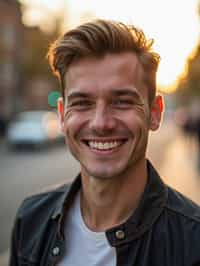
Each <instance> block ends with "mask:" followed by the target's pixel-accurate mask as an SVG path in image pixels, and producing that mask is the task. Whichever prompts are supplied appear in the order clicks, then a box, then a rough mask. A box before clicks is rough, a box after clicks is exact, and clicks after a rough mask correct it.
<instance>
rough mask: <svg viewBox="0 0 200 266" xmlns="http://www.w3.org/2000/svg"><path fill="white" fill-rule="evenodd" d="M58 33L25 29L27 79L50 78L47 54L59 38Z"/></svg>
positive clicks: (35, 28) (25, 71)
mask: <svg viewBox="0 0 200 266" xmlns="http://www.w3.org/2000/svg"><path fill="white" fill-rule="evenodd" d="M57 34H58V33H57V32H52V33H45V32H43V31H42V30H41V29H40V28H39V27H36V26H35V27H25V30H24V50H25V53H24V67H23V69H24V74H25V79H28V80H30V79H32V78H34V77H35V76H46V77H50V76H52V75H51V71H50V68H49V66H48V62H47V59H46V54H47V51H48V47H49V45H50V43H51V42H53V41H54V40H55V39H56V37H57Z"/></svg>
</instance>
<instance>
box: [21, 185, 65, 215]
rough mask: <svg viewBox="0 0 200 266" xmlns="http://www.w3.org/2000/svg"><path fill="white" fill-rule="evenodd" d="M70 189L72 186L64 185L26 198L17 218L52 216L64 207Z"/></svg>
mask: <svg viewBox="0 0 200 266" xmlns="http://www.w3.org/2000/svg"><path fill="white" fill-rule="evenodd" d="M69 188H70V184H64V185H61V186H58V187H55V188H51V189H48V190H47V191H45V192H41V193H37V194H35V195H31V196H29V197H27V198H25V199H24V201H23V202H22V204H21V205H20V207H19V209H18V212H17V218H18V219H22V218H27V217H30V218H31V217H33V216H35V215H42V214H45V215H46V216H48V215H51V214H52V213H53V212H54V210H55V209H56V208H57V207H58V206H59V205H62V202H63V201H64V197H65V196H66V194H67V192H68V190H69Z"/></svg>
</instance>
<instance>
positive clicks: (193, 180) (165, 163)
mask: <svg viewBox="0 0 200 266" xmlns="http://www.w3.org/2000/svg"><path fill="white" fill-rule="evenodd" d="M196 152H197V151H196V146H195V143H194V141H191V140H189V139H186V138H185V137H184V136H183V135H182V133H181V132H180V131H179V130H178V129H177V128H176V127H175V126H173V125H172V123H170V122H168V123H165V124H163V126H162V127H161V129H160V130H159V131H158V132H157V133H152V134H151V136H150V143H149V149H148V157H149V158H151V161H152V163H153V165H154V166H155V167H156V168H157V169H158V171H159V172H160V174H161V176H162V177H163V180H164V181H165V182H166V183H168V184H170V186H173V187H175V188H176V189H177V190H179V191H181V192H183V193H184V194H185V195H187V196H189V197H190V198H192V199H193V200H194V201H196V202H198V203H200V176H198V174H197V168H196V164H197V157H196ZM0 169H1V170H0V204H1V206H0V210H1V212H0V216H1V226H0V239H1V242H0V252H1V253H2V254H4V255H3V257H4V258H2V259H6V258H7V255H6V253H5V251H6V250H7V249H8V246H9V235H10V231H11V227H12V224H13V219H14V216H15V212H16V209H17V207H18V206H19V204H20V202H21V201H22V200H23V198H24V197H26V196H27V195H30V194H33V193H36V192H38V191H41V190H44V187H46V186H52V185H53V184H55V183H57V182H61V183H62V182H64V181H68V180H69V179H70V178H72V177H74V176H75V175H76V173H77V172H78V169H79V167H78V164H77V163H76V162H75V160H74V159H73V158H72V157H71V155H70V154H69V152H68V150H67V149H66V148H65V147H64V146H59V147H54V148H51V149H48V150H44V151H40V152H39V151H35V152H20V153H16V152H10V151H8V150H7V148H6V146H5V145H4V144H0ZM0 265H1V266H4V265H6V264H4V263H3V261H2V260H1V257H0Z"/></svg>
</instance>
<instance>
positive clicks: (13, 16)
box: [0, 0, 23, 134]
mask: <svg viewBox="0 0 200 266" xmlns="http://www.w3.org/2000/svg"><path fill="white" fill-rule="evenodd" d="M0 36H1V38H0V133H1V134H2V132H3V131H4V127H5V125H6V123H7V122H8V121H9V119H10V118H11V117H12V115H13V113H15V112H16V110H17V109H18V105H19V98H18V95H19V90H20V85H21V81H22V74H21V66H22V53H23V45H22V43H23V41H22V36H23V24H22V21H21V10H20V4H19V3H18V1H17V0H1V1H0Z"/></svg>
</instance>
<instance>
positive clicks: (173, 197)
mask: <svg viewBox="0 0 200 266" xmlns="http://www.w3.org/2000/svg"><path fill="white" fill-rule="evenodd" d="M167 189H168V198H167V203H166V210H167V211H168V213H170V214H171V215H175V216H176V217H180V218H182V219H185V220H187V221H189V220H190V221H191V222H194V223H197V224H199V226H200V206H199V205H198V204H197V203H195V202H193V201H192V200H191V199H189V198H187V197H186V196H184V195H183V194H181V193H180V192H178V191H176V190H175V189H172V188H170V187H167Z"/></svg>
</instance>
